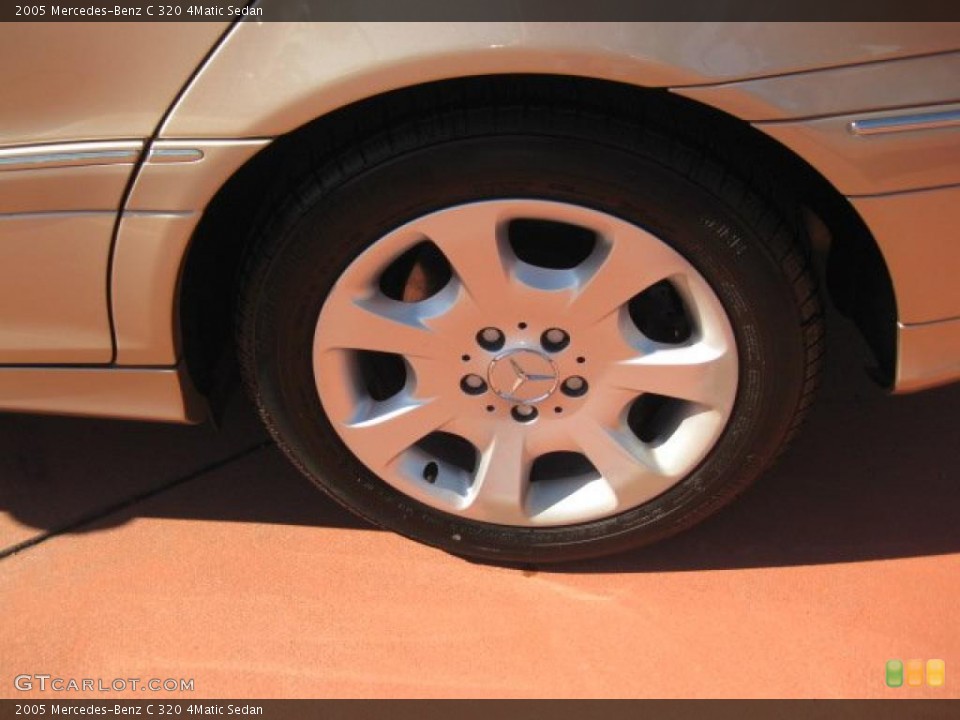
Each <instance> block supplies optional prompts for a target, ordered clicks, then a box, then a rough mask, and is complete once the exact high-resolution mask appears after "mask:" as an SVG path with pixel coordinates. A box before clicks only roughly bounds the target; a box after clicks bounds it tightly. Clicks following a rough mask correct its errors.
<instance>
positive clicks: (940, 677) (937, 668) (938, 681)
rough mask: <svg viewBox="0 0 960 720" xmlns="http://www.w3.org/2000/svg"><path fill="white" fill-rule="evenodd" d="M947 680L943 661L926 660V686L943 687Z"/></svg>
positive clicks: (945, 666)
mask: <svg viewBox="0 0 960 720" xmlns="http://www.w3.org/2000/svg"><path fill="white" fill-rule="evenodd" d="M946 679H947V665H946V663H945V662H943V660H927V685H929V686H930V687H943V683H944V682H945V681H946Z"/></svg>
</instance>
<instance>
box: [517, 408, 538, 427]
mask: <svg viewBox="0 0 960 720" xmlns="http://www.w3.org/2000/svg"><path fill="white" fill-rule="evenodd" d="M510 414H511V415H512V416H513V419H514V420H516V421H517V422H521V423H528V422H530V421H532V420H535V419H536V417H537V409H536V408H535V407H533V405H515V406H514V407H513V408H512V409H511V410H510Z"/></svg>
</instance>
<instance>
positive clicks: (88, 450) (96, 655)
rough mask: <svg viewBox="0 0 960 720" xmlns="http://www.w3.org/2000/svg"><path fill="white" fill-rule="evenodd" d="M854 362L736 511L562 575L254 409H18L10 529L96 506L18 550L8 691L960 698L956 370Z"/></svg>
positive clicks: (0, 676)
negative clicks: (26, 677)
mask: <svg viewBox="0 0 960 720" xmlns="http://www.w3.org/2000/svg"><path fill="white" fill-rule="evenodd" d="M849 354H850V353H847V355H849ZM834 360H835V363H834V368H833V369H832V371H831V375H830V377H828V379H827V382H826V385H825V388H824V390H825V392H824V393H823V395H822V396H821V399H820V402H819V404H818V406H817V408H816V411H815V413H814V415H813V416H812V417H811V420H810V422H809V424H808V425H807V427H806V429H805V431H804V433H803V434H802V436H801V438H800V439H799V440H798V442H797V443H796V444H795V445H794V447H793V449H792V451H791V452H790V453H789V454H788V456H786V457H785V458H784V460H783V461H782V462H781V463H780V464H779V465H778V467H777V468H776V470H775V471H774V472H772V473H771V474H770V475H769V476H768V477H767V478H766V479H765V480H764V481H763V482H762V483H761V484H760V485H758V486H757V487H756V488H754V489H753V490H751V491H750V492H749V493H748V494H747V495H746V496H744V498H742V499H741V500H740V501H739V502H738V503H736V504H735V505H734V506H732V507H731V508H729V509H728V510H726V511H724V512H723V513H722V514H721V515H720V516H718V517H716V518H713V519H712V520H710V521H708V522H707V523H705V524H704V525H702V526H700V527H699V528H697V529H695V530H693V531H691V532H689V533H687V534H686V535H683V536H681V537H678V538H676V539H674V540H671V541H669V542H667V543H664V544H661V545H660V546H658V547H655V548H652V549H649V550H646V551H642V552H636V553H633V554H632V555H628V556H625V557H620V558H616V559H612V560H606V561H601V562H594V563H588V564H581V565H579V566H577V567H572V568H563V569H562V570H558V569H549V568H540V569H536V570H528V571H519V570H507V569H500V568H493V567H484V566H479V565H474V564H471V563H468V562H465V561H463V560H460V559H457V558H454V557H450V556H447V555H445V554H443V553H441V552H437V551H434V550H431V549H428V548H425V547H421V546H418V545H416V544H414V543H412V542H410V541H407V540H404V539H401V538H399V537H396V536H394V535H391V534H388V533H384V532H380V531H377V530H374V529H371V528H369V527H366V526H364V525H362V524H361V523H359V522H357V521H356V520H354V519H353V518H352V517H351V516H350V515H348V514H347V513H345V512H343V511H341V510H340V509H338V508H337V507H335V506H334V505H333V504H332V503H331V502H330V501H328V500H326V499H325V498H324V497H323V496H321V495H320V494H318V493H316V492H315V491H314V490H312V488H311V487H310V486H308V484H307V482H306V481H305V480H303V479H301V478H300V477H299V476H298V475H297V473H296V472H295V471H293V470H291V469H290V468H289V467H288V466H287V464H286V463H285V462H284V460H283V459H282V458H281V457H280V455H279V453H278V452H277V450H276V449H275V448H274V447H272V446H271V445H263V442H264V436H263V434H262V432H261V431H260V430H259V428H258V426H257V425H256V421H255V419H254V418H253V416H252V413H251V411H250V409H249V408H248V406H247V405H246V404H245V403H244V402H242V401H237V402H235V403H234V404H233V406H232V407H231V409H230V411H229V413H228V415H227V417H226V419H225V421H224V427H223V428H222V430H221V431H220V432H219V433H215V432H214V431H213V430H211V429H210V428H206V427H200V428H183V427H166V426H160V425H141V424H134V423H118V422H104V421H85V420H72V419H60V418H35V417H16V416H6V417H0V478H2V482H0V547H11V546H14V545H16V544H17V543H21V542H23V541H27V540H29V539H31V538H36V537H38V536H41V535H42V534H43V533H44V532H46V531H49V530H56V529H57V528H60V527H62V526H64V525H65V524H69V523H71V522H73V521H74V520H76V519H77V518H80V517H84V516H87V517H89V518H91V519H90V522H89V523H87V524H85V525H83V526H82V527H79V528H75V529H73V530H70V531H68V532H63V533H59V534H55V535H54V536H53V537H50V538H49V539H46V540H45V541H43V542H40V543H39V544H36V545H34V546H32V547H28V548H26V549H23V550H21V551H20V552H18V553H16V554H14V555H11V556H10V557H7V558H6V559H4V560H2V561H0V613H2V614H0V618H2V620H0V687H2V690H0V696H2V697H18V698H23V697H25V696H26V695H27V694H25V693H19V692H17V691H15V690H14V687H13V678H14V676H15V675H17V674H20V673H49V674H52V675H60V676H62V677H67V678H69V677H74V678H85V677H89V678H106V679H108V681H109V679H112V678H114V677H121V678H128V677H140V678H148V677H160V678H167V677H176V678H179V677H185V678H194V679H195V688H196V690H195V692H194V693H192V694H187V696H185V697H189V696H193V697H196V698H217V697H219V698H237V697H339V696H350V697H400V696H404V697H406V696H413V697H463V696H468V697H486V696H499V697H718V696H720V697H726V696H739V697H760V696H762V697H783V696H787V697H954V698H956V697H960V601H958V598H960V522H958V521H960V483H958V482H957V479H958V472H957V469H956V468H957V461H958V459H960V423H958V422H957V420H956V411H957V409H958V408H960V402H958V401H960V386H956V387H952V388H946V389H942V390H938V391H934V392H930V393H926V394H923V395H917V396H911V397H902V398H888V397H885V396H884V395H883V394H882V393H880V392H879V391H878V390H875V389H873V388H872V387H871V386H870V385H869V384H868V383H867V382H866V381H863V382H860V381H859V380H855V381H852V382H851V381H850V379H849V377H851V376H850V375H849V373H853V376H852V377H854V378H856V377H857V376H856V372H857V361H856V360H855V359H853V358H852V357H847V356H845V355H844V353H842V352H841V354H840V357H839V358H836V357H835V358H834ZM844 373H847V375H846V376H845V375H844ZM845 377H846V379H844V378H845ZM221 461H223V462H221ZM212 464H216V466H215V467H210V466H211V465H212ZM204 467H207V468H208V469H207V471H205V472H197V471H198V470H200V469H202V468H204ZM145 493H152V494H150V495H149V496H148V497H140V499H136V497H137V496H139V495H143V494H145ZM131 498H133V499H132V500H131ZM123 505H125V506H123ZM110 507H114V510H113V511H108V510H107V509H108V508H110ZM889 658H901V659H903V660H907V659H910V658H923V659H927V658H942V659H944V660H945V661H946V685H945V687H944V688H941V689H939V690H934V689H929V688H925V687H924V688H907V687H902V688H899V689H897V690H891V689H888V688H886V687H885V686H884V680H883V677H884V675H883V670H884V663H885V662H886V660H887V659H889ZM35 694H38V695H40V696H43V697H45V698H46V699H51V700H52V699H57V700H62V699H70V698H83V699H103V696H102V695H101V694H98V693H83V694H80V693H51V692H46V693H35ZM117 696H118V695H117V694H115V693H114V694H111V695H110V697H117ZM150 696H151V697H153V698H156V699H166V698H169V697H173V695H170V694H166V693H159V694H151V695H150Z"/></svg>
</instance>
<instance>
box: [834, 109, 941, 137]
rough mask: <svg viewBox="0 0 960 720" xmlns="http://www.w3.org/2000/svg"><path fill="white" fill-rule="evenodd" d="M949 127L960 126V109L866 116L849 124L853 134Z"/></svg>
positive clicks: (881, 133)
mask: <svg viewBox="0 0 960 720" xmlns="http://www.w3.org/2000/svg"><path fill="white" fill-rule="evenodd" d="M949 127H960V110H944V111H943V112H924V113H915V114H913V115H894V116H891V117H879V118H867V119H865V120H854V121H853V122H852V123H850V125H849V128H850V132H852V133H853V134H854V135H885V134H887V133H898V132H913V131H916V130H937V129H940V128H949Z"/></svg>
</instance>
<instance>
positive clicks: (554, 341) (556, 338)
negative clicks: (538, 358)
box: [540, 328, 570, 352]
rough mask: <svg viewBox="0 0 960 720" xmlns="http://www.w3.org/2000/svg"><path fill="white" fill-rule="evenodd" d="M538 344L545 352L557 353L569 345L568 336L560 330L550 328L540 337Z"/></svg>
mask: <svg viewBox="0 0 960 720" xmlns="http://www.w3.org/2000/svg"><path fill="white" fill-rule="evenodd" d="M540 344H541V345H543V349H544V350H546V351H547V352H559V351H561V350H563V349H564V348H565V347H566V346H567V345H569V344H570V336H569V335H568V334H567V333H566V331H564V330H561V329H560V328H550V329H549V330H546V331H545V332H544V333H543V335H541V336H540Z"/></svg>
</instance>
